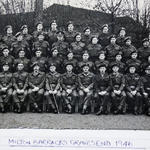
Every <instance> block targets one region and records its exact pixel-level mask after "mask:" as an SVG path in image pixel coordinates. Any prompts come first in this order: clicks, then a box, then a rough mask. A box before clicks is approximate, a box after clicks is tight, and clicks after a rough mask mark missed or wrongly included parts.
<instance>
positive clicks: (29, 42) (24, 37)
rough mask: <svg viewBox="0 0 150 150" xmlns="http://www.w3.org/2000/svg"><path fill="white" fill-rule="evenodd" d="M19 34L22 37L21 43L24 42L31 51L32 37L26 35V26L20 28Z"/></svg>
mask: <svg viewBox="0 0 150 150" xmlns="http://www.w3.org/2000/svg"><path fill="white" fill-rule="evenodd" d="M21 33H22V36H23V41H26V42H27V43H28V45H29V48H30V49H32V42H33V37H32V36H31V35H30V34H29V33H28V26H27V25H23V26H22V27H21Z"/></svg>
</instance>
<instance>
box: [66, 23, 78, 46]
mask: <svg viewBox="0 0 150 150" xmlns="http://www.w3.org/2000/svg"><path fill="white" fill-rule="evenodd" d="M75 35H76V31H74V24H73V22H72V21H69V22H68V24H67V31H66V32H65V42H67V43H69V44H71V43H72V42H74V41H75V40H74V37H75Z"/></svg>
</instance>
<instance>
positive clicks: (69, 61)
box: [63, 58, 78, 73]
mask: <svg viewBox="0 0 150 150" xmlns="http://www.w3.org/2000/svg"><path fill="white" fill-rule="evenodd" d="M67 64H72V66H73V72H75V73H77V72H78V61H77V60H76V59H75V58H72V59H65V60H64V62H63V70H65V66H66V65H67Z"/></svg>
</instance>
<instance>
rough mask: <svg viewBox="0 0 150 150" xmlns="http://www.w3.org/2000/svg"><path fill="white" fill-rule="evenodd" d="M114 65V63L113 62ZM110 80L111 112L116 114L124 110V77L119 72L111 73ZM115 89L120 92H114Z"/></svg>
mask: <svg viewBox="0 0 150 150" xmlns="http://www.w3.org/2000/svg"><path fill="white" fill-rule="evenodd" d="M115 65H116V64H115ZM110 81H111V89H112V92H111V98H112V102H111V103H112V109H113V113H114V114H117V113H119V112H120V111H121V113H125V112H126V101H125V99H126V94H125V91H124V87H125V78H124V76H123V74H121V73H112V74H111V75H110ZM115 91H120V93H115Z"/></svg>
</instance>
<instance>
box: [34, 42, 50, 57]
mask: <svg viewBox="0 0 150 150" xmlns="http://www.w3.org/2000/svg"><path fill="white" fill-rule="evenodd" d="M38 48H41V50H42V56H44V57H47V56H48V55H49V54H50V49H49V43H48V42H47V41H36V42H34V43H33V49H32V52H33V54H34V53H35V50H36V49H38Z"/></svg>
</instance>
